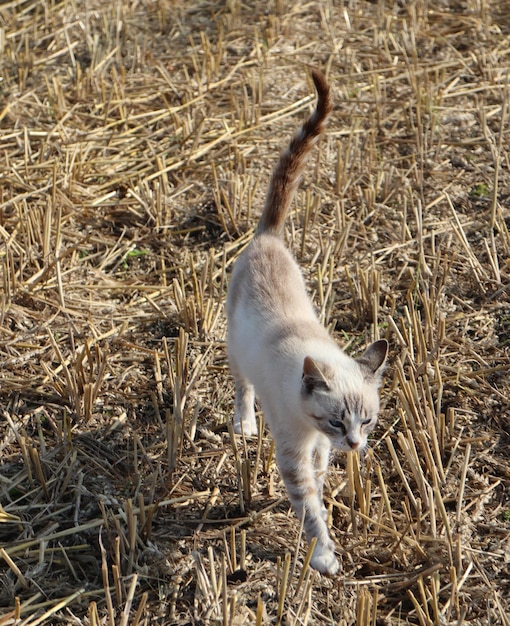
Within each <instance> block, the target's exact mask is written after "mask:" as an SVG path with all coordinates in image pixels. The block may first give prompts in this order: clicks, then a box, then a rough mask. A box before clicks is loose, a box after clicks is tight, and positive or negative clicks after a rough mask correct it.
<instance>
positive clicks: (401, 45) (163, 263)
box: [0, 0, 510, 626]
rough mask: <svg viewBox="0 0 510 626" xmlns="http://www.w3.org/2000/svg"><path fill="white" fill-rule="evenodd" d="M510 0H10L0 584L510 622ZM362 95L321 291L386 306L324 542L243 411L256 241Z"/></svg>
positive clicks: (76, 599) (317, 227)
mask: <svg viewBox="0 0 510 626" xmlns="http://www.w3.org/2000/svg"><path fill="white" fill-rule="evenodd" d="M509 23H510V11H509V9H508V5H507V4H505V3H497V2H495V1H494V2H493V1H491V0H466V1H465V2H460V1H457V0H430V1H426V0H415V1H414V2H402V3H393V2H389V3H385V2H374V3H370V2H363V1H362V0H349V1H348V2H347V1H346V2H334V1H333V0H326V1H320V2H319V1H310V2H304V1H303V0H296V1H294V2H285V1H283V0H282V1H275V2H267V3H266V2H261V1H258V2H257V1H254V2H250V3H241V2H239V1H238V0H229V1H227V2H225V3H219V2H217V3H216V2H206V1H202V2H199V1H198V0H189V1H188V2H172V1H171V0H158V1H152V0H124V1H119V0H117V1H114V2H99V0H88V1H87V2H82V1H80V0H63V1H59V0H44V1H43V2H40V1H39V0H13V1H11V2H4V3H3V4H2V5H1V7H0V77H1V78H0V97H1V99H0V141H1V146H2V150H1V155H0V156H1V164H2V165H1V169H0V260H1V272H2V287H1V288H2V291H1V323H0V333H1V334H0V393H1V402H2V407H1V418H0V420H1V421H0V454H1V458H0V504H1V507H2V508H0V541H1V546H2V548H1V551H0V554H1V558H0V568H1V573H2V576H1V580H0V606H1V607H2V609H1V611H2V614H3V617H1V618H0V624H1V625H2V626H4V625H6V624H12V623H21V624H26V625H31V626H35V625H36V624H50V623H51V624H52V623H66V624H91V625H95V624H100V623H101V624H108V625H111V626H113V624H118V625H124V624H128V623H129V624H149V623H151V624H152V623H160V624H236V625H238V624H268V623H273V624H276V623H286V624H305V623H308V624H333V623H335V624H357V625H360V626H365V625H366V626H368V625H372V626H375V625H376V624H392V625H395V624H397V625H398V624H420V625H422V626H424V625H428V624H434V625H439V624H459V625H460V624H466V623H470V624H508V623H510V618H509V611H510V603H509V598H510V575H509V561H510V544H509V541H510V539H509V538H510V501H509V495H508V487H509V481H510V472H509V469H508V447H509V444H510V438H509V435H510V420H509V413H510V407H509V397H510V394H509V383H508V373H507V372H508V349H509V342H510V306H509V301H510V298H509V293H508V287H509V281H508V278H509V262H510V253H509V246H510V237H509V233H508V224H509V221H508V220H509V211H508V202H509V197H510V177H509V167H510V162H509V156H508V151H507V146H508V141H509V121H508V96H509V87H508V73H507V70H508V66H509V64H510V38H509V36H510V29H509V26H508V24H509ZM311 67H321V68H323V69H324V70H325V71H326V72H327V74H328V77H329V80H330V82H331V84H332V85H333V88H334V94H335V103H336V109H335V113H334V115H333V119H332V121H331V124H330V127H329V133H328V136H327V137H326V138H324V140H323V141H322V142H321V144H320V148H319V152H318V154H319V156H318V157H317V161H316V166H315V165H313V164H312V165H311V166H310V168H309V171H308V172H307V175H306V177H305V180H304V182H303V185H302V187H301V189H300V191H299V193H298V197H297V198H296V202H295V205H294V211H293V213H292V216H291V218H290V220H289V224H288V229H287V234H288V241H289V245H290V246H291V247H292V249H293V250H294V251H295V253H296V255H297V257H298V259H299V261H300V264H301V265H302V267H303V268H304V271H305V274H306V278H307V283H308V285H309V286H310V289H311V290H312V292H313V296H314V301H315V302H316V304H317V306H318V308H319V311H320V313H321V316H322V319H323V320H324V322H325V323H326V324H327V325H328V326H329V327H330V328H331V330H332V332H334V334H335V335H336V336H337V337H338V339H339V341H340V342H341V343H342V345H344V346H346V348H347V349H348V350H349V351H350V352H353V353H355V352H356V351H358V350H360V349H361V348H362V346H363V345H365V344H366V343H367V342H368V341H369V340H371V339H373V338H377V337H383V336H384V337H387V338H388V339H389V341H390V343H391V346H392V350H391V367H390V369H389V371H388V374H387V379H386V383H385V387H384V389H383V392H382V395H383V403H384V405H385V406H384V409H383V411H382V415H381V422H380V425H379V427H378V429H377V432H376V434H375V436H374V437H373V439H372V443H371V450H370V452H369V453H368V455H367V456H366V457H365V458H364V459H363V460H361V462H360V460H359V459H358V458H357V457H355V456H352V457H348V458H347V459H346V458H345V457H338V458H336V459H334V460H333V463H332V468H331V472H330V475H329V478H328V483H327V489H326V493H327V504H328V506H329V510H330V512H331V523H332V529H333V530H332V532H333V534H334V536H335V538H336V542H337V545H338V552H339V554H340V556H341V560H342V571H341V573H340V574H339V575H338V576H336V577H335V578H332V579H328V578H326V577H321V576H320V575H318V574H316V573H314V572H312V571H311V570H310V568H309V567H307V554H308V553H307V547H306V545H305V543H304V541H303V540H302V537H301V534H300V530H299V521H298V520H296V518H295V516H294V515H293V513H292V512H291V511H290V510H289V503H288V500H287V497H286V494H285V491H284V489H283V487H282V484H281V481H280V477H279V474H278V471H277V468H276V467H275V463H274V449H273V447H272V442H271V438H270V436H269V434H268V433H267V432H265V433H264V435H263V436H262V437H261V438H260V440H259V441H258V442H251V441H250V442H245V441H241V440H239V439H237V440H235V439H234V437H233V435H232V430H231V427H230V422H229V419H230V415H231V409H232V397H233V385H232V381H231V379H230V377H229V374H228V368H227V363H226V358H225V320H224V314H223V308H222V307H223V300H224V295H225V289H226V282H227V276H228V271H229V268H230V267H231V264H232V262H233V261H234V259H235V258H236V256H237V255H238V254H239V252H240V251H241V250H242V249H243V247H244V246H245V245H246V243H247V242H248V241H249V239H250V236H251V234H252V232H253V227H254V225H255V224H256V219H257V214H258V211H259V208H260V205H261V199H262V198H263V195H264V190H265V187H266V184H267V180H268V175H269V172H270V169H271V166H272V165H273V164H274V162H275V159H276V158H277V154H278V152H279V150H280V149H281V147H282V146H283V144H284V142H285V141H286V140H287V138H288V137H289V135H290V133H291V132H292V131H293V130H294V129H295V128H296V126H297V125H298V124H299V123H300V121H301V120H302V119H303V117H304V116H305V115H306V113H307V112H308V111H309V110H310V109H311V107H312V105H313V100H314V97H313V90H312V85H311V82H310V79H309V69H310V68H311Z"/></svg>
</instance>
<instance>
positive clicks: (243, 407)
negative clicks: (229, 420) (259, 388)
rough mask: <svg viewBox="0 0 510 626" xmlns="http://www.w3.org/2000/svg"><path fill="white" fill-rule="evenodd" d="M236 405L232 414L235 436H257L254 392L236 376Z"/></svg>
mask: <svg viewBox="0 0 510 626" xmlns="http://www.w3.org/2000/svg"><path fill="white" fill-rule="evenodd" d="M235 384H236V401H235V402H236V404H235V413H234V432H235V433H236V434H237V435H244V436H245V437H252V436H254V435H256V434H257V418H256V417H255V406H254V404H255V390H254V388H253V385H251V384H250V383H249V382H248V381H247V380H245V379H243V378H241V377H239V376H236V377H235Z"/></svg>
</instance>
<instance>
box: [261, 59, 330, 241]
mask: <svg viewBox="0 0 510 626" xmlns="http://www.w3.org/2000/svg"><path fill="white" fill-rule="evenodd" d="M312 78H313V82H314V84H315V88H316V89H317V96H318V99H317V107H316V108H315V111H314V112H313V113H312V115H311V116H310V117H309V118H308V119H307V120H306V122H305V123H304V124H303V126H301V128H300V129H299V130H298V132H297V133H296V134H295V135H294V137H293V138H292V139H291V141H290V143H289V145H288V147H287V149H286V150H285V151H284V152H283V153H282V154H281V156H280V160H279V161H278V164H277V165H276V168H275V170H274V172H273V175H272V177H271V181H270V183H269V190H268V192H267V197H266V204H265V205H264V210H263V212H262V216H261V218H260V222H259V225H258V228H257V233H256V234H257V235H260V234H262V233H271V234H273V235H276V236H278V237H282V236H283V223H284V221H285V218H286V216H287V213H288V211H289V206H290V203H291V201H292V198H293V197H294V193H295V191H296V189H297V187H298V185H299V181H300V180H301V174H302V172H303V169H304V166H305V164H306V160H307V156H308V153H309V152H310V150H311V149H312V148H313V146H314V145H315V143H316V142H317V139H318V138H319V135H320V134H321V133H322V131H323V130H324V127H325V125H326V121H327V119H328V117H329V114H330V113H331V111H332V109H333V105H332V102H331V96H330V91H329V85H328V83H327V82H326V79H325V78H324V76H323V74H322V73H321V72H319V71H318V70H313V71H312Z"/></svg>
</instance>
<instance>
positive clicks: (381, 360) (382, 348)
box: [356, 339, 388, 381]
mask: <svg viewBox="0 0 510 626" xmlns="http://www.w3.org/2000/svg"><path fill="white" fill-rule="evenodd" d="M387 356H388V342H387V341H386V339H380V340H379V341H374V343H371V344H370V345H369V346H368V348H367V349H366V350H365V352H364V353H363V354H362V355H361V356H360V357H359V359H356V360H357V362H358V365H359V366H360V367H361V369H362V370H363V372H364V373H365V375H367V376H368V377H369V378H371V379H372V380H375V381H377V380H380V378H381V375H382V373H383V370H384V365H385V363H386V357H387Z"/></svg>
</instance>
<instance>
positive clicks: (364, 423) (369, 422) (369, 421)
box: [361, 419, 372, 426]
mask: <svg viewBox="0 0 510 626" xmlns="http://www.w3.org/2000/svg"><path fill="white" fill-rule="evenodd" d="M371 423H372V420H371V419H367V420H363V421H362V422H361V425H362V426H368V425H369V424H371Z"/></svg>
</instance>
